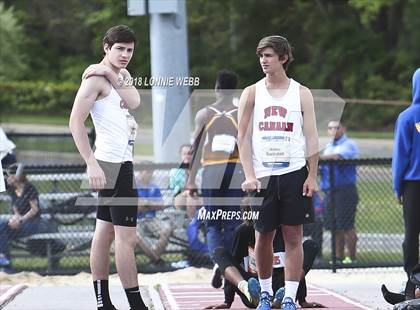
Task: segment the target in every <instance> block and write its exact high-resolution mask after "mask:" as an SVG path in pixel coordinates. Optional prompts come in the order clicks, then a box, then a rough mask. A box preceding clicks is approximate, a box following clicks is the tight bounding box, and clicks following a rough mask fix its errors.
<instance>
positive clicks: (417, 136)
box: [392, 68, 420, 275]
mask: <svg viewBox="0 0 420 310" xmlns="http://www.w3.org/2000/svg"><path fill="white" fill-rule="evenodd" d="M392 177H393V181H394V191H395V193H396V195H397V198H398V200H399V201H400V203H402V206H403V217H404V229H405V235H404V243H403V252H404V270H405V272H406V273H407V275H409V274H410V273H411V271H412V269H413V268H414V266H415V265H416V264H417V263H418V262H419V234H420V225H419V223H420V205H419V201H420V68H418V69H417V70H416V71H415V72H414V74H413V102H412V104H411V105H410V106H409V107H408V108H407V109H405V110H404V111H402V112H401V113H400V115H399V116H398V119H397V122H396V124H395V141H394V154H393V157H392Z"/></svg>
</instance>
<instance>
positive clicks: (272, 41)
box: [257, 36, 294, 71]
mask: <svg viewBox="0 0 420 310" xmlns="http://www.w3.org/2000/svg"><path fill="white" fill-rule="evenodd" d="M267 47H271V48H272V49H273V50H274V52H275V53H276V54H277V55H278V56H279V59H280V60H281V59H283V57H284V56H287V61H286V62H285V63H284V64H283V68H284V70H285V71H286V70H287V68H288V67H289V65H290V63H291V62H292V61H293V59H294V58H293V55H292V47H291V46H290V44H289V41H287V39H286V38H285V37H282V36H269V37H265V38H262V39H261V41H260V42H259V43H258V46H257V55H258V56H261V52H262V50H263V49H265V48H267Z"/></svg>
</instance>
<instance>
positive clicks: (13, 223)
mask: <svg viewBox="0 0 420 310" xmlns="http://www.w3.org/2000/svg"><path fill="white" fill-rule="evenodd" d="M21 218H22V217H21V216H19V215H13V216H12V217H11V218H10V219H9V222H8V225H9V227H10V228H11V229H17V228H19V226H20V224H21Z"/></svg>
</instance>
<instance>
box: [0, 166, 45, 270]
mask: <svg viewBox="0 0 420 310" xmlns="http://www.w3.org/2000/svg"><path fill="white" fill-rule="evenodd" d="M15 168H16V166H15V165H12V166H10V167H9V169H8V171H9V172H11V171H13V170H14V169H15ZM7 193H8V194H9V196H10V197H11V200H12V208H11V209H12V210H11V211H12V213H13V215H12V217H11V218H10V219H9V220H6V221H3V222H0V268H2V269H8V268H10V253H9V245H10V242H11V241H13V240H15V239H18V238H22V237H26V236H30V235H33V234H36V233H40V232H45V231H42V230H43V228H44V226H45V225H43V223H42V220H41V210H40V208H39V198H38V191H37V190H36V188H35V186H34V185H33V184H32V183H31V182H29V181H28V180H27V178H26V174H25V172H24V169H23V165H22V164H19V165H17V169H16V173H15V174H11V173H10V175H9V176H8V178H7Z"/></svg>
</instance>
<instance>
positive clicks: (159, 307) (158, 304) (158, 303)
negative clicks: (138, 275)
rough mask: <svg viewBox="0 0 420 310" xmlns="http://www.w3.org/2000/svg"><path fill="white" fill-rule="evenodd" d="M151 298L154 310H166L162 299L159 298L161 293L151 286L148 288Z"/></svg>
mask: <svg viewBox="0 0 420 310" xmlns="http://www.w3.org/2000/svg"><path fill="white" fill-rule="evenodd" d="M148 291H149V296H150V299H151V300H152V303H153V307H154V308H153V309H155V310H165V307H164V306H163V303H162V299H161V298H160V296H159V293H158V292H157V291H156V290H155V288H154V287H153V286H151V285H149V287H148Z"/></svg>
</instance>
